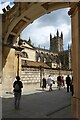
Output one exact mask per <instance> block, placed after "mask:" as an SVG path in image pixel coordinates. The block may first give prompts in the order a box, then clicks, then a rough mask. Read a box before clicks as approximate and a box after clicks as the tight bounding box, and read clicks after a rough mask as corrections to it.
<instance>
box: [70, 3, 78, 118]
mask: <svg viewBox="0 0 80 120" xmlns="http://www.w3.org/2000/svg"><path fill="white" fill-rule="evenodd" d="M69 15H71V24H72V70H73V84H74V95H73V97H72V113H73V118H80V2H77V3H76V5H74V6H72V8H71V10H70V11H69Z"/></svg>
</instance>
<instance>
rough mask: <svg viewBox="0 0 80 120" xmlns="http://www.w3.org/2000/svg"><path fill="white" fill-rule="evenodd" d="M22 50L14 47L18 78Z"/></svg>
mask: <svg viewBox="0 0 80 120" xmlns="http://www.w3.org/2000/svg"><path fill="white" fill-rule="evenodd" d="M23 49H24V48H22V47H15V50H16V55H17V76H19V61H20V60H19V56H20V55H21V51H22V50H23Z"/></svg>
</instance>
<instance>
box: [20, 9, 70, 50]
mask: <svg viewBox="0 0 80 120" xmlns="http://www.w3.org/2000/svg"><path fill="white" fill-rule="evenodd" d="M68 10H69V8H67V9H60V10H56V11H53V12H51V13H50V14H46V15H44V16H42V17H40V18H38V19H36V20H35V21H34V22H33V23H32V24H30V25H29V26H28V27H27V28H25V29H24V31H23V32H22V33H21V36H22V38H23V39H26V40H28V39H29V37H30V38H31V40H32V42H33V43H34V45H36V46H38V45H40V46H41V47H44V46H45V47H46V48H49V43H50V33H51V34H52V35H53V36H54V35H56V32H57V29H58V30H59V32H60V33H61V31H62V32H63V38H64V41H63V43H64V48H65V49H67V45H68V43H71V21H70V17H69V16H68Z"/></svg>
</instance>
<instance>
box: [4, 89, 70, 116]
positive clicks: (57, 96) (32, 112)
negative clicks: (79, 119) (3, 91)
mask: <svg viewBox="0 0 80 120" xmlns="http://www.w3.org/2000/svg"><path fill="white" fill-rule="evenodd" d="M2 116H3V118H71V117H72V115H71V93H67V92H66V89H64V88H61V90H58V89H57V88H53V91H51V92H49V91H48V88H47V89H46V90H44V91H42V89H41V88H39V89H38V88H37V89H35V91H32V92H31V91H30V93H25V94H24V95H22V98H21V104H20V109H19V110H15V109H14V98H13V97H9V98H2Z"/></svg>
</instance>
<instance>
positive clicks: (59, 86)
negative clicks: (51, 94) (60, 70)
mask: <svg viewBox="0 0 80 120" xmlns="http://www.w3.org/2000/svg"><path fill="white" fill-rule="evenodd" d="M61 82H62V80H61V75H59V76H58V77H57V87H58V89H59V90H60V89H61Z"/></svg>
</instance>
